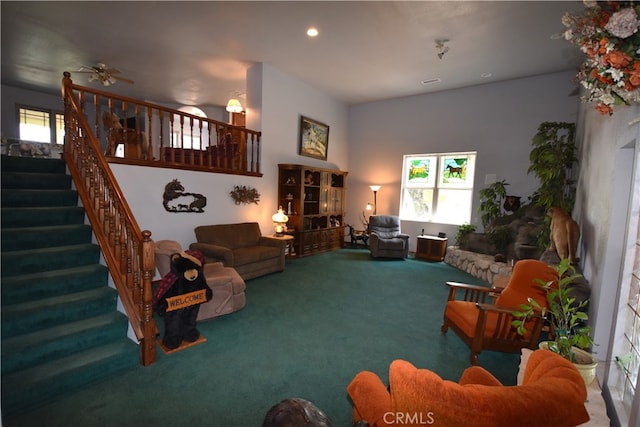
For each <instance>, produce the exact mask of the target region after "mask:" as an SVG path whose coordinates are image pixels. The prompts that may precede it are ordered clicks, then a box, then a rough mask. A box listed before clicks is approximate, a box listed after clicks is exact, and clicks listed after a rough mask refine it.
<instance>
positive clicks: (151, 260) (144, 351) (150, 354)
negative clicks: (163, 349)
mask: <svg viewBox="0 0 640 427" xmlns="http://www.w3.org/2000/svg"><path fill="white" fill-rule="evenodd" d="M154 254H155V252H154V247H153V240H151V232H150V231H149V230H144V231H143V232H142V331H143V335H144V338H143V340H142V342H141V346H142V347H141V349H140V359H141V360H140V362H141V363H142V365H143V366H149V365H151V364H152V363H153V362H155V360H156V332H157V327H156V324H155V321H154V320H153V289H152V286H151V281H152V279H153V272H154V271H155V268H156V267H155V257H154Z"/></svg>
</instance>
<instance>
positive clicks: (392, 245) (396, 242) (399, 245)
mask: <svg viewBox="0 0 640 427" xmlns="http://www.w3.org/2000/svg"><path fill="white" fill-rule="evenodd" d="M394 235H396V233H394ZM404 243H405V241H404V239H400V238H398V237H389V238H385V239H384V240H378V249H391V250H399V251H401V250H403V249H404Z"/></svg>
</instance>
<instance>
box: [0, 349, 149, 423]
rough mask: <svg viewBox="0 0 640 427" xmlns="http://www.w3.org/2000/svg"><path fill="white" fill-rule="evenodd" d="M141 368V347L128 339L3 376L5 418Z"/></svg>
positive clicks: (3, 409) (3, 410)
mask: <svg viewBox="0 0 640 427" xmlns="http://www.w3.org/2000/svg"><path fill="white" fill-rule="evenodd" d="M137 365H138V346H137V345H136V344H135V343H133V342H132V341H131V340H129V339H128V338H122V339H120V340H118V341H115V342H110V343H107V344H105V345H102V346H100V347H95V348H92V349H90V350H87V351H84V352H81V353H78V354H75V355H72V356H68V357H64V358H61V359H57V360H52V361H50V362H48V363H45V364H42V365H38V366H36V367H33V368H31V369H26V370H23V371H20V372H16V373H14V374H9V375H3V377H2V412H3V415H11V414H15V413H17V412H18V411H21V410H25V409H33V408H34V407H36V406H39V405H42V404H44V403H45V402H47V401H50V400H52V399H55V398H57V397H59V396H60V395H61V394H64V393H67V392H69V391H76V390H78V389H80V388H82V387H84V386H86V385H89V384H93V383H95V382H97V381H100V380H103V379H106V378H109V377H111V376H113V375H115V374H117V373H119V372H124V371H126V370H129V369H131V368H134V367H136V366H137ZM79 409H80V408H79ZM43 421H44V420H43ZM45 424H46V423H45Z"/></svg>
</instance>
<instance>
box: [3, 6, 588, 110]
mask: <svg viewBox="0 0 640 427" xmlns="http://www.w3.org/2000/svg"><path fill="white" fill-rule="evenodd" d="M0 7H1V19H2V21H1V24H2V26H1V36H2V38H1V42H2V46H1V47H2V49H1V55H2V58H1V59H2V69H1V72H2V74H1V76H2V83H3V84H6V85H11V86H18V87H24V88H30V89H35V90H40V91H43V90H44V91H49V92H51V93H54V94H57V93H60V81H61V79H62V73H63V72H64V71H70V72H71V75H72V79H73V80H74V82H75V83H77V84H81V85H96V87H99V88H102V87H101V86H99V84H98V83H97V82H93V83H89V82H88V80H87V77H88V74H78V73H75V71H78V70H79V69H80V67H81V66H83V65H84V66H93V65H96V63H98V62H102V63H105V64H106V65H107V66H108V67H116V68H118V69H120V70H121V72H122V76H124V77H127V78H129V79H132V80H134V81H135V84H133V85H129V84H127V83H123V82H118V83H117V84H115V85H113V86H110V87H108V88H103V89H105V90H107V91H113V92H115V93H118V94H121V95H125V96H130V97H134V98H137V99H144V100H148V101H153V102H161V103H178V104H183V105H225V104H226V101H227V99H228V98H230V97H235V95H238V94H240V98H241V101H242V100H243V96H244V93H245V91H246V84H245V77H246V70H247V68H249V67H251V66H252V65H254V64H256V63H261V62H263V63H267V64H270V65H271V66H273V67H275V68H277V69H278V70H280V71H282V72H284V73H286V74H288V75H291V76H293V77H295V78H297V79H299V80H302V81H304V82H306V83H307V84H309V85H311V86H313V87H316V88H318V89H320V90H322V91H324V92H327V93H328V94H331V95H332V96H334V97H336V98H337V99H340V100H342V101H344V102H345V103H347V104H358V103H364V102H370V101H376V100H382V99H389V98H395V97H402V96H408V95H417V94H424V93H429V92H434V91H441V90H446V89H452V88H460V87H465V86H470V85H478V84H484V83H492V82H496V81H501V80H508V79H514V78H521V77H527V76H534V75H539V74H544V73H551V72H557V71H565V70H575V69H577V67H578V65H579V63H580V60H581V57H580V52H579V51H578V49H576V48H575V47H573V46H571V45H570V44H569V43H568V42H566V41H564V40H562V39H560V40H558V39H557V38H553V37H552V36H553V35H557V34H559V33H561V32H562V31H563V29H564V27H563V26H562V23H561V17H562V15H563V13H564V12H565V11H567V10H578V9H580V8H582V3H581V2H577V1H573V2H558V1H550V2H540V1H535V2H534V1H528V2H527V1H513V2H508V1H498V2H488V1H479V2H465V1H448V2H435V1H426V2H418V1H409V2H404V1H397V2H377V1H374V2H368V1H355V2H347V1H343V2H340V1H338V2H326V1H322V2H312V1H295V2H294V1H283V2H270V1H258V2H245V1H234V2H218V1H198V2H177V1H175V2H174V1H141V2H112V1H83V2H53V1H44V2H34V1H26V2H14V1H2V2H1V3H0ZM310 26H315V27H316V28H317V29H318V30H319V32H320V34H319V35H318V36H317V37H315V38H309V37H308V36H307V35H306V30H307V28H308V27H310ZM443 39H447V40H449V42H447V43H446V46H448V47H449V51H448V52H447V53H445V54H444V56H443V57H442V59H440V58H438V55H437V53H438V50H437V49H436V41H437V40H443ZM486 74H491V76H490V77H483V75H486ZM432 79H440V81H439V82H435V83H430V84H423V83H422V82H423V81H425V80H432ZM243 102H244V101H243Z"/></svg>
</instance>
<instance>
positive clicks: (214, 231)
mask: <svg viewBox="0 0 640 427" xmlns="http://www.w3.org/2000/svg"><path fill="white" fill-rule="evenodd" d="M195 233H196V240H197V243H192V244H191V245H189V249H197V250H199V251H200V252H202V253H203V254H204V256H205V262H216V261H221V262H222V263H223V264H224V266H225V267H233V268H235V269H236V271H237V272H238V273H239V274H240V276H241V277H242V278H243V279H244V280H248V279H253V278H254V277H258V276H264V275H265V274H269V273H273V272H277V271H283V270H284V249H285V242H284V240H280V239H276V238H273V237H266V236H262V233H261V232H260V226H259V225H258V223H257V222H243V223H239V224H216V225H201V226H199V227H196V228H195Z"/></svg>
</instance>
